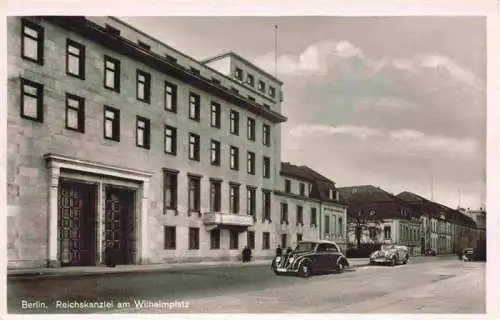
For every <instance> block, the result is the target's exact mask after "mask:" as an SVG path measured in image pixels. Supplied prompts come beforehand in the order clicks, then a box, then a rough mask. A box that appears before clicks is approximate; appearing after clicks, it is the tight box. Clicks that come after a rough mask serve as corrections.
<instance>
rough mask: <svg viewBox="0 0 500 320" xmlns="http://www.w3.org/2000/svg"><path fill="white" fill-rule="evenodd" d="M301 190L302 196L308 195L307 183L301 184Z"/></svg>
mask: <svg viewBox="0 0 500 320" xmlns="http://www.w3.org/2000/svg"><path fill="white" fill-rule="evenodd" d="M299 192H300V195H301V196H305V195H306V185H305V184H303V183H300V184H299Z"/></svg>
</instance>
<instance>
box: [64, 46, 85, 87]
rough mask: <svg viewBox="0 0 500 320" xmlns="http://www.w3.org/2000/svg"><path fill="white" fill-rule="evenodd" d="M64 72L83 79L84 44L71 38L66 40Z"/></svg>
mask: <svg viewBox="0 0 500 320" xmlns="http://www.w3.org/2000/svg"><path fill="white" fill-rule="evenodd" d="M66 73H67V74H68V75H70V76H74V77H77V78H80V79H85V46H83V45H82V44H80V43H78V42H75V41H73V40H70V39H67V40H66Z"/></svg>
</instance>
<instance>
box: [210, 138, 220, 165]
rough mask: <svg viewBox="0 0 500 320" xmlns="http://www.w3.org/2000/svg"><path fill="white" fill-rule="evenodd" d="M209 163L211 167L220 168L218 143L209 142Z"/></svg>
mask: <svg viewBox="0 0 500 320" xmlns="http://www.w3.org/2000/svg"><path fill="white" fill-rule="evenodd" d="M210 163H211V164H212V165H213V166H220V142H219V141H216V140H212V141H210Z"/></svg>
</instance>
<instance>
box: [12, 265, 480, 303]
mask: <svg viewBox="0 0 500 320" xmlns="http://www.w3.org/2000/svg"><path fill="white" fill-rule="evenodd" d="M7 290H8V308H9V309H8V311H9V313H108V312H113V313H119V312H124V313H283V312H286V313H316V312H319V313H370V312H375V313H485V312H486V307H485V291H486V290H485V264H484V263H474V262H468V263H465V262H462V261H458V260H455V259H440V258H436V257H430V258H422V259H415V261H412V262H410V264H408V265H402V266H396V267H386V266H360V267H358V268H356V269H353V270H352V271H348V272H344V273H341V274H326V275H316V276H313V277H311V278H308V279H302V278H297V277H293V276H275V275H274V274H273V273H272V271H271V270H270V269H269V266H256V265H249V266H244V267H238V268H222V267H221V268H203V269H192V270H168V271H162V272H153V273H137V274H116V275H95V276H94V275H93V276H86V277H80V278H79V277H60V278H47V279H35V280H30V279H8V285H7ZM75 301H78V302H80V303H81V304H79V305H78V304H75V303H74V302H75Z"/></svg>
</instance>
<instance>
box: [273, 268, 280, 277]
mask: <svg viewBox="0 0 500 320" xmlns="http://www.w3.org/2000/svg"><path fill="white" fill-rule="evenodd" d="M273 272H274V274H275V275H277V276H281V272H279V271H278V269H277V268H276V267H274V268H273Z"/></svg>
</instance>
